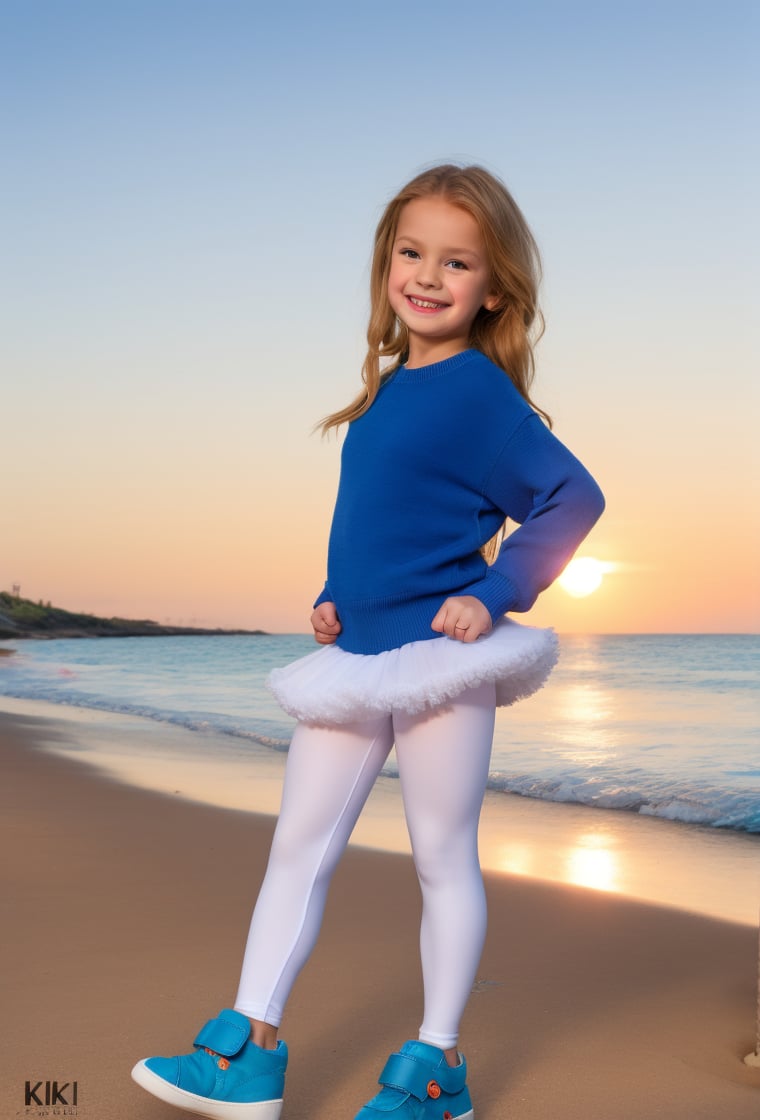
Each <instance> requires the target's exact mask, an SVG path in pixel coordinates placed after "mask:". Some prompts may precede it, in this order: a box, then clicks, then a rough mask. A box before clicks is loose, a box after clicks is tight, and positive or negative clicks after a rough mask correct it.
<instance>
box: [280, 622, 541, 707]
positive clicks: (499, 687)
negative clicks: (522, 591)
mask: <svg viewBox="0 0 760 1120" xmlns="http://www.w3.org/2000/svg"><path fill="white" fill-rule="evenodd" d="M557 656H558V642H557V636H556V634H555V633H554V631H553V630H541V629H537V628H536V627H534V626H522V625H520V623H518V622H513V621H512V620H511V619H506V618H505V619H502V620H500V621H499V622H498V623H497V624H496V625H495V626H494V628H493V630H492V631H491V633H490V634H487V635H486V636H484V637H482V638H478V640H477V641H476V642H470V643H466V642H457V641H454V640H453V639H451V638H446V637H441V638H433V639H431V640H430V641H427V642H410V643H409V644H408V645H405V646H401V647H400V648H399V649H391V650H387V651H386V652H385V653H377V654H360V653H346V651H345V650H342V649H340V648H339V647H338V646H323V647H322V648H321V649H318V650H317V651H316V652H315V653H310V654H308V656H306V657H301V658H299V660H298V661H293V662H292V663H291V664H290V665H286V666H285V667H284V668H282V669H274V670H272V672H271V673H270V674H269V678H268V680H267V685H268V687H269V690H270V691H271V692H272V693H273V694H274V696H275V698H276V700H277V701H278V703H279V704H280V706H281V707H282V708H284V709H285V711H286V712H288V713H289V714H290V715H292V716H295V717H296V718H297V719H299V720H302V721H304V722H306V723H328V724H329V723H349V722H352V721H354V720H359V719H370V718H372V717H373V716H378V715H383V714H386V713H389V712H391V711H402V712H407V713H409V714H410V715H415V714H417V713H419V712H424V711H425V710H427V709H430V708H436V707H439V706H440V705H441V704H445V703H446V702H447V701H448V700H452V699H453V698H454V697H455V696H458V695H459V694H460V693H461V692H464V690H465V689H468V688H473V687H474V686H475V685H478V684H481V683H482V682H483V681H495V683H496V703H497V705H499V706H504V705H508V704H514V703H515V701H516V700H522V699H524V698H525V697H526V696H530V695H531V694H532V693H534V692H537V691H538V689H539V688H541V686H542V685H543V684H544V682H545V681H546V678H547V677H548V676H549V674H550V672H551V671H552V669H553V667H554V665H555V663H556V661H557Z"/></svg>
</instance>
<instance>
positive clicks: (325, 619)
mask: <svg viewBox="0 0 760 1120" xmlns="http://www.w3.org/2000/svg"><path fill="white" fill-rule="evenodd" d="M311 625H312V626H313V628H314V638H315V640H316V641H318V642H319V644H320V645H321V646H329V645H332V643H333V642H334V641H335V639H336V638H337V637H338V634H340V632H341V630H342V629H343V627H342V626H341V624H340V622H339V621H338V612H337V611H336V609H335V603H327V602H325V603H320V604H319V606H318V607H317V608H316V609H315V610H314V612H313V614H312V616H311Z"/></svg>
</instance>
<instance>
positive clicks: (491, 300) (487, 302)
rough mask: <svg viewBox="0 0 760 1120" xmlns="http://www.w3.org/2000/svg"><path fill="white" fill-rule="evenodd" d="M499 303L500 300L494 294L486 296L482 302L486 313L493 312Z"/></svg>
mask: <svg viewBox="0 0 760 1120" xmlns="http://www.w3.org/2000/svg"><path fill="white" fill-rule="evenodd" d="M500 303H501V298H500V297H499V296H497V295H494V294H491V295H488V296H486V298H485V299H484V300H483V306H484V307H485V309H486V311H495V310H496V308H497V307H498V306H499V304H500Z"/></svg>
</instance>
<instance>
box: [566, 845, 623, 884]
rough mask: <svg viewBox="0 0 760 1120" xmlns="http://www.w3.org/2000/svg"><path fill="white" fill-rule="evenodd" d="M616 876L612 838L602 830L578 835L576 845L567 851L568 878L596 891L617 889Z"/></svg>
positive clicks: (617, 873) (616, 867)
mask: <svg viewBox="0 0 760 1120" xmlns="http://www.w3.org/2000/svg"><path fill="white" fill-rule="evenodd" d="M619 877H620V869H619V865H618V859H617V857H616V855H615V853H614V852H613V850H612V841H611V838H610V837H608V836H606V835H605V834H604V833H603V832H589V833H586V834H585V835H583V836H579V837H578V841H577V844H576V846H575V847H574V848H571V849H570V850H569V852H568V853H567V881H568V882H569V883H575V885H576V886H579V887H591V888H593V889H594V890H596V891H616V890H619V889H620V885H619Z"/></svg>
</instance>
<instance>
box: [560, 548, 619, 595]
mask: <svg viewBox="0 0 760 1120" xmlns="http://www.w3.org/2000/svg"><path fill="white" fill-rule="evenodd" d="M611 569H612V565H611V564H606V563H604V561H602V560H595V559H594V558H593V556H576V557H575V559H574V560H571V561H570V563H569V564H568V565H567V567H566V568H565V570H564V572H563V573H562V575H561V576H560V577H559V579H558V581H557V582H558V583H559V585H560V587H561V588H562V589H563V590H564V591H566V592H567V593H568V595H572V596H573V597H574V598H576V599H582V598H583V597H584V596H585V595H591V594H593V592H594V591H596V590H597V589H598V588H599V587H600V586H601V583H602V579H603V578H604V575H605V573H606V572H609V571H611Z"/></svg>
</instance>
